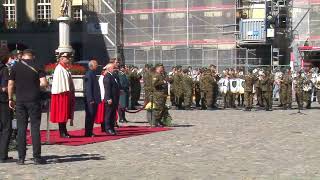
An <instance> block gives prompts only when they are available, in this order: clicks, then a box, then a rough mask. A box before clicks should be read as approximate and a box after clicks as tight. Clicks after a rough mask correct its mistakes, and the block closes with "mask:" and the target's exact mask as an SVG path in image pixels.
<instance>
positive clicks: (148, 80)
mask: <svg viewBox="0 0 320 180" xmlns="http://www.w3.org/2000/svg"><path fill="white" fill-rule="evenodd" d="M143 81H144V96H145V98H144V101H145V103H148V102H150V95H151V93H152V91H153V88H152V73H151V71H150V70H148V71H145V72H144V74H143Z"/></svg>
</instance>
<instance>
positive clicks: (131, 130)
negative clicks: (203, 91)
mask: <svg viewBox="0 0 320 180" xmlns="http://www.w3.org/2000/svg"><path fill="white" fill-rule="evenodd" d="M168 130H172V129H171V128H164V127H161V128H151V127H146V126H127V127H121V128H118V129H117V132H118V134H117V135H116V136H110V135H107V134H106V133H102V132H101V128H100V127H96V128H94V134H95V135H96V136H95V137H83V136H84V129H81V130H75V131H69V134H70V135H71V136H72V138H70V139H65V138H60V135H59V131H58V130H52V131H50V144H58V145H66V146H81V145H85V144H92V143H98V142H104V141H112V140H117V139H122V138H128V137H133V136H140V135H145V134H151V133H155V132H161V131H168ZM46 140H47V138H46V131H41V141H42V142H43V143H44V142H46ZM27 143H28V144H31V137H30V135H29V134H28V139H27Z"/></svg>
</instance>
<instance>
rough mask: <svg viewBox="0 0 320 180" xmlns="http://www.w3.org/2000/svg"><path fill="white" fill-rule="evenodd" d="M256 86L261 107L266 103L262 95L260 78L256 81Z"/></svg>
mask: <svg viewBox="0 0 320 180" xmlns="http://www.w3.org/2000/svg"><path fill="white" fill-rule="evenodd" d="M254 87H255V91H256V96H257V101H258V103H257V105H259V106H260V107H263V106H264V104H263V97H262V90H261V80H260V79H257V80H256V81H255V84H254Z"/></svg>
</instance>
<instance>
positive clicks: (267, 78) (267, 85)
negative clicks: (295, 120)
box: [261, 71, 273, 111]
mask: <svg viewBox="0 0 320 180" xmlns="http://www.w3.org/2000/svg"><path fill="white" fill-rule="evenodd" d="M272 86H273V79H272V78H271V74H270V72H269V71H266V72H265V74H264V75H263V76H262V80H261V90H262V97H263V100H264V102H265V103H266V104H265V108H266V111H272V89H273V88H272Z"/></svg>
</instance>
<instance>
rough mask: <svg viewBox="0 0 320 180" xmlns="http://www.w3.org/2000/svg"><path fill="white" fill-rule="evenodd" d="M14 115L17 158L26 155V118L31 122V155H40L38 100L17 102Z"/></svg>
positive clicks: (39, 106)
mask: <svg viewBox="0 0 320 180" xmlns="http://www.w3.org/2000/svg"><path fill="white" fill-rule="evenodd" d="M16 116H17V125H18V155H19V159H25V157H26V150H27V149H26V146H27V142H26V138H27V127H28V119H29V118H30V123H31V136H32V145H33V157H34V158H40V157H41V140H40V124H41V105H40V102H27V103H17V106H16Z"/></svg>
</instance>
